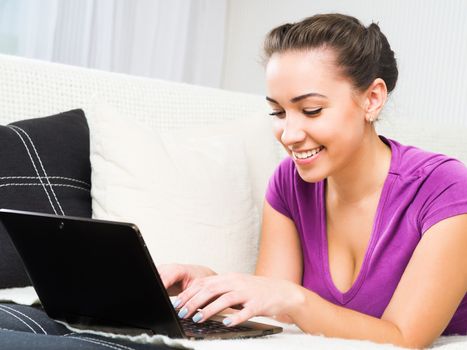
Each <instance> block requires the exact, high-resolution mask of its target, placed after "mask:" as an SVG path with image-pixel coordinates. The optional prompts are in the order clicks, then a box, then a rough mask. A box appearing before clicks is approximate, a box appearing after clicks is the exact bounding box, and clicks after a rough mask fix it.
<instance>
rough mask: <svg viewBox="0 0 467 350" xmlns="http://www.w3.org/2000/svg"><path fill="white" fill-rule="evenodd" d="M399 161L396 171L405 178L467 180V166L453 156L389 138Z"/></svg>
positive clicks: (440, 180)
mask: <svg viewBox="0 0 467 350" xmlns="http://www.w3.org/2000/svg"><path fill="white" fill-rule="evenodd" d="M388 141H389V142H390V145H391V150H392V151H393V152H395V157H396V158H397V159H396V162H397V163H398V164H397V165H396V166H395V167H394V168H395V169H394V171H395V172H396V173H397V174H398V175H400V176H401V177H403V178H420V179H424V180H429V181H430V182H432V181H435V180H436V181H435V182H442V183H444V182H450V183H452V182H458V181H467V168H466V167H465V165H464V164H463V163H462V162H461V161H459V160H457V159H455V158H452V157H449V156H447V155H444V154H440V153H435V152H429V151H425V150H423V149H420V148H418V147H415V146H407V145H402V144H400V143H399V142H397V141H394V140H389V139H388Z"/></svg>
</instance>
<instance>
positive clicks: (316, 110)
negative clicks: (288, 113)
mask: <svg viewBox="0 0 467 350" xmlns="http://www.w3.org/2000/svg"><path fill="white" fill-rule="evenodd" d="M322 110H323V109H322V108H317V109H314V110H312V111H307V110H305V109H304V110H303V114H305V115H308V116H315V115H317V114H319V113H321V111H322ZM284 113H285V112H284V111H277V112H271V113H269V115H270V116H273V117H278V118H279V117H280V116H281V115H283V114H284Z"/></svg>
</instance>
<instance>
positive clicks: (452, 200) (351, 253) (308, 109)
mask: <svg viewBox="0 0 467 350" xmlns="http://www.w3.org/2000/svg"><path fill="white" fill-rule="evenodd" d="M265 54H266V82H267V89H268V92H267V97H266V99H267V101H268V102H269V103H270V105H271V108H272V112H271V116H272V117H273V118H274V134H275V136H276V138H277V140H278V141H279V142H280V143H281V144H282V145H283V146H284V148H285V150H286V151H287V153H288V154H289V155H290V157H287V158H286V159H284V160H283V161H282V163H281V164H280V165H279V166H278V167H277V169H276V171H275V172H274V174H273V175H272V177H271V179H270V182H269V186H268V189H267V193H266V200H265V204H264V213H263V225H262V238H261V246H260V253H259V257H258V263H257V268H256V275H255V276H249V275H243V274H228V275H217V274H216V273H215V272H214V271H212V270H210V269H209V268H200V267H194V266H186V265H165V266H160V267H159V269H160V272H161V275H162V278H163V280H164V283H165V285H166V287H168V288H174V287H180V288H181V292H180V293H179V294H178V299H177V300H176V304H177V306H179V307H181V312H180V317H183V318H186V317H193V319H194V320H195V322H203V321H204V320H206V319H207V318H209V317H210V316H212V315H213V314H215V313H217V312H219V311H221V310H223V309H225V308H227V307H229V306H235V305H241V306H242V308H241V310H240V311H239V312H238V313H236V314H235V315H233V316H231V317H230V318H228V319H226V324H229V325H236V324H238V323H240V322H242V321H244V320H246V319H248V318H250V317H252V316H255V315H264V316H274V317H277V318H278V319H280V320H284V321H289V322H293V323H295V324H297V325H298V326H299V327H300V328H301V329H302V330H304V331H305V332H309V333H316V334H324V335H327V336H333V337H343V338H351V339H367V340H372V341H376V342H382V343H393V344H397V345H402V346H407V347H424V346H427V345H429V344H431V343H432V342H433V341H434V340H435V339H436V338H437V337H438V336H439V335H441V334H445V335H448V334H456V333H457V334H467V299H466V290H467V255H465V247H467V235H466V234H465V233H466V231H467V169H466V167H465V166H464V165H463V164H462V163H461V162H459V161H458V160H456V159H453V158H450V157H447V156H445V155H441V154H435V153H430V152H426V151H423V150H421V149H419V148H416V147H412V146H405V145H402V144H400V143H398V142H397V141H394V140H390V139H388V138H385V137H384V136H381V135H378V134H377V133H376V131H375V128H374V121H375V120H376V119H377V118H378V115H379V113H380V112H381V110H382V109H383V107H384V105H385V102H386V99H387V97H388V93H390V92H391V91H392V90H393V89H394V87H395V85H396V82H397V76H398V70H397V65H396V61H395V58H394V52H393V51H392V50H391V48H390V46H389V43H388V41H387V39H386V37H385V36H384V34H382V33H381V31H380V29H379V27H378V25H376V24H374V23H373V24H371V25H370V26H368V27H365V26H363V25H362V24H361V23H360V22H359V21H358V20H357V19H355V18H353V17H350V16H345V15H340V14H325V15H316V16H313V17H309V18H306V19H304V20H303V21H301V22H299V23H293V24H285V25H282V26H280V27H278V28H275V29H273V30H272V31H271V32H270V33H269V34H268V36H267V38H266V41H265ZM271 290H274V293H271ZM200 308H201V310H199V309H200Z"/></svg>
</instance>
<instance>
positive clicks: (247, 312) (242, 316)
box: [223, 305, 256, 327]
mask: <svg viewBox="0 0 467 350" xmlns="http://www.w3.org/2000/svg"><path fill="white" fill-rule="evenodd" d="M255 315H256V313H255V311H254V310H253V308H252V307H251V306H248V305H246V306H245V307H244V308H243V309H241V310H240V311H239V312H237V313H235V314H232V315H229V316H228V317H226V318H225V319H224V321H223V322H224V324H225V325H226V326H229V327H231V326H236V325H238V324H240V323H242V322H245V321H248V320H249V319H250V318H252V317H253V316H255Z"/></svg>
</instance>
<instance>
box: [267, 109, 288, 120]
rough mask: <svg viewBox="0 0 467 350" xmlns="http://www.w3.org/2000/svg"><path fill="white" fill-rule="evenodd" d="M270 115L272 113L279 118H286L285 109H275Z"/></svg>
mask: <svg viewBox="0 0 467 350" xmlns="http://www.w3.org/2000/svg"><path fill="white" fill-rule="evenodd" d="M269 115H271V116H273V117H277V118H279V119H282V118H284V115H285V112H284V111H273V112H271V113H269Z"/></svg>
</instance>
